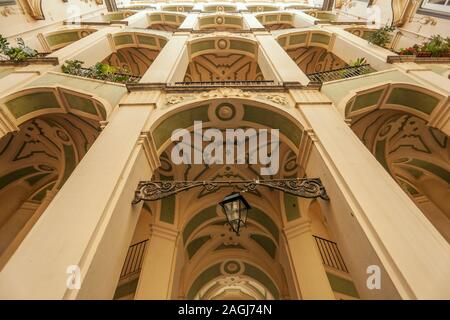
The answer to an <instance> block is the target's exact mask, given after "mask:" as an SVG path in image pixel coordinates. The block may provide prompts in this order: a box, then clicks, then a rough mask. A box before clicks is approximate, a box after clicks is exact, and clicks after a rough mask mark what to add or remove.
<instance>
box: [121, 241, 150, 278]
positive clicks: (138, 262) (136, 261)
mask: <svg viewBox="0 0 450 320" xmlns="http://www.w3.org/2000/svg"><path fill="white" fill-rule="evenodd" d="M147 243H148V239H147V240H144V241H141V242H138V243H135V244H133V245H131V246H130V247H129V248H128V252H127V257H126V258H125V262H124V263H123V267H122V271H121V272H120V279H123V278H126V277H128V276H130V275H133V274H136V273H138V272H139V271H141V268H142V262H143V259H144V254H145V251H146V248H147Z"/></svg>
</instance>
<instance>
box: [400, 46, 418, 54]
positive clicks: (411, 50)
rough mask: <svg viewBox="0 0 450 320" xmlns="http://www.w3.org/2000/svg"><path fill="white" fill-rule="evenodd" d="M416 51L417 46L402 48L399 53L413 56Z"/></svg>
mask: <svg viewBox="0 0 450 320" xmlns="http://www.w3.org/2000/svg"><path fill="white" fill-rule="evenodd" d="M416 52H417V49H416V48H414V47H409V48H401V49H400V51H399V52H398V54H399V55H401V56H412V55H415V54H416Z"/></svg>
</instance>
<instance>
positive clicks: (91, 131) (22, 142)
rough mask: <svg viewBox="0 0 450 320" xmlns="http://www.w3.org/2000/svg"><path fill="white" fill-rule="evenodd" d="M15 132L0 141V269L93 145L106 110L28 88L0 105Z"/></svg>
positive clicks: (77, 97) (89, 100)
mask: <svg viewBox="0 0 450 320" xmlns="http://www.w3.org/2000/svg"><path fill="white" fill-rule="evenodd" d="M0 105H1V106H2V108H3V112H4V113H6V114H8V115H10V116H11V118H13V119H14V120H12V122H14V124H15V126H16V128H17V131H13V132H9V133H7V134H6V135H5V136H3V137H2V138H1V139H0V167H1V169H0V203H1V210H0V211H1V218H0V230H1V232H0V234H1V236H0V267H1V266H3V265H4V263H6V261H7V260H8V259H9V257H10V256H11V255H12V253H13V252H14V251H15V249H16V248H17V247H18V245H19V244H20V243H21V241H22V240H23V238H24V237H25V236H26V234H27V233H28V231H29V230H30V229H31V228H32V227H33V225H34V223H35V222H36V221H37V220H38V219H39V216H40V215H41V213H42V212H43V211H44V210H45V208H46V207H47V205H48V204H49V202H50V201H51V199H52V198H53V197H54V196H55V194H56V193H57V192H58V190H59V189H61V187H62V186H63V185H64V183H65V181H66V180H67V179H68V178H69V176H70V174H71V173H72V171H73V170H74V169H75V167H76V166H77V164H78V163H79V162H80V161H81V159H82V158H83V156H84V155H85V154H86V152H87V151H88V150H89V148H90V146H91V145H92V144H93V143H94V141H95V139H96V138H97V136H98V135H99V132H100V124H99V122H100V121H102V120H105V119H106V117H107V114H109V112H110V111H111V110H110V109H109V107H108V106H107V105H104V104H103V103H102V102H100V101H99V100H97V99H96V98H94V97H92V96H90V95H86V94H83V93H77V92H74V91H66V90H64V89H63V88H33V89H27V90H24V91H21V92H18V93H14V94H11V95H9V96H7V97H4V98H3V99H2V100H1V104H0Z"/></svg>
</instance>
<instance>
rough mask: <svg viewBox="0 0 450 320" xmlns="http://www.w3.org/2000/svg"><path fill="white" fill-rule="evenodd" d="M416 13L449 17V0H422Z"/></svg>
mask: <svg viewBox="0 0 450 320" xmlns="http://www.w3.org/2000/svg"><path fill="white" fill-rule="evenodd" d="M418 13H424V14H430V15H432V13H434V14H435V15H437V16H450V0H423V1H422V4H421V6H420V8H419V10H418Z"/></svg>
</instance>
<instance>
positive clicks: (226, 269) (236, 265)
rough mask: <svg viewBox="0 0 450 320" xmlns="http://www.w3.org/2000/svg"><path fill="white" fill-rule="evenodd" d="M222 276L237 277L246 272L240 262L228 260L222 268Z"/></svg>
mask: <svg viewBox="0 0 450 320" xmlns="http://www.w3.org/2000/svg"><path fill="white" fill-rule="evenodd" d="M220 269H221V272H222V274H226V275H237V274H240V273H242V272H243V271H244V268H243V266H242V264H241V263H240V262H239V261H235V260H228V261H225V262H224V263H223V264H222V266H221V267H220Z"/></svg>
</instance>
